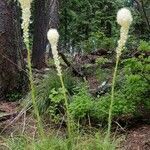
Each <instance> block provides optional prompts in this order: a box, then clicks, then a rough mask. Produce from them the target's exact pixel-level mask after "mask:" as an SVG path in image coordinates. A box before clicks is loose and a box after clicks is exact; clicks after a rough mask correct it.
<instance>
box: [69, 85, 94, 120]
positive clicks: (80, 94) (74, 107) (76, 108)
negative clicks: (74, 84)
mask: <svg viewBox="0 0 150 150" xmlns="http://www.w3.org/2000/svg"><path fill="white" fill-rule="evenodd" d="M92 107H93V98H92V96H91V95H90V94H89V92H88V90H87V87H86V86H83V85H82V86H79V88H76V94H75V95H74V96H73V97H72V102H71V103H70V105H69V110H70V113H71V114H72V116H73V117H74V118H75V119H81V120H82V119H84V118H86V117H87V116H90V111H91V109H92Z"/></svg>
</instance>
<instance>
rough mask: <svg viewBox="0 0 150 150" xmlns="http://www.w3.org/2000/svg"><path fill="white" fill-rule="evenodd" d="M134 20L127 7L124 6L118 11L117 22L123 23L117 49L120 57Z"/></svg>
mask: <svg viewBox="0 0 150 150" xmlns="http://www.w3.org/2000/svg"><path fill="white" fill-rule="evenodd" d="M132 21H133V18H132V14H131V12H130V10H128V9H127V8H122V9H120V10H119V11H118V13H117V22H118V24H119V25H121V29H120V40H119V41H118V47H117V49H116V53H117V57H120V55H121V53H122V49H123V47H124V46H125V43H126V41H127V38H128V32H129V27H130V25H131V23H132Z"/></svg>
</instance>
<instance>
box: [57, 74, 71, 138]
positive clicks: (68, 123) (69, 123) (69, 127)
mask: <svg viewBox="0 0 150 150" xmlns="http://www.w3.org/2000/svg"><path fill="white" fill-rule="evenodd" d="M59 77H60V81H61V86H62V89H63V94H64V100H65V107H66V113H67V114H66V116H67V129H68V137H69V139H70V138H71V120H70V113H69V104H68V100H67V95H66V90H65V85H64V82H63V78H62V75H59Z"/></svg>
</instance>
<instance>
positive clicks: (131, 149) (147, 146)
mask: <svg viewBox="0 0 150 150" xmlns="http://www.w3.org/2000/svg"><path fill="white" fill-rule="evenodd" d="M123 147H124V148H123V150H150V125H137V126H136V127H134V128H133V129H131V130H130V131H128V134H127V137H126V141H125V143H124V146H123Z"/></svg>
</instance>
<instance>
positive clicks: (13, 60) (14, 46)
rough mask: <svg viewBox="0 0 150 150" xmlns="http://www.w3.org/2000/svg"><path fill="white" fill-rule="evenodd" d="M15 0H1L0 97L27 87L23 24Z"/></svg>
mask: <svg viewBox="0 0 150 150" xmlns="http://www.w3.org/2000/svg"><path fill="white" fill-rule="evenodd" d="M18 17H19V14H18V8H17V5H15V3H14V2H13V1H8V0H1V1H0V99H3V98H6V97H7V96H9V95H10V94H13V93H15V92H19V93H20V92H22V91H23V90H24V88H25V87H26V85H27V84H26V83H27V82H26V79H27V78H26V73H25V71H24V69H25V68H24V67H25V65H24V62H23V59H22V54H21V53H22V37H21V24H20V20H19V18H18Z"/></svg>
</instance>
